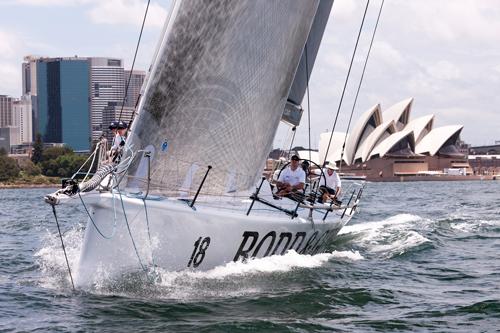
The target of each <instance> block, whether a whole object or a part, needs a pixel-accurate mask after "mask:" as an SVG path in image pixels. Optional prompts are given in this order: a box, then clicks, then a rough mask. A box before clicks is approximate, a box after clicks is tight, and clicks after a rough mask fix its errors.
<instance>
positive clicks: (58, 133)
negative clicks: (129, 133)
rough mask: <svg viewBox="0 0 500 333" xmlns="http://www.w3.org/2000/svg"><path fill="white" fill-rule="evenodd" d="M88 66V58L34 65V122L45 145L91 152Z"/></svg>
mask: <svg viewBox="0 0 500 333" xmlns="http://www.w3.org/2000/svg"><path fill="white" fill-rule="evenodd" d="M89 73H90V63H89V60H88V59H87V58H78V57H72V58H40V59H38V60H37V61H36V85H37V87H36V90H37V114H36V116H35V118H34V119H33V122H35V123H36V126H35V127H36V128H37V132H38V133H41V134H42V137H43V140H44V142H53V143H64V144H67V145H68V146H70V147H71V148H73V149H74V150H77V151H78V150H80V151H85V150H89V149H90V137H91V132H90V104H89V101H90V91H89V90H90V81H89Z"/></svg>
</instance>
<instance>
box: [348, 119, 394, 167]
mask: <svg viewBox="0 0 500 333" xmlns="http://www.w3.org/2000/svg"><path fill="white" fill-rule="evenodd" d="M386 132H389V133H390V134H393V133H394V132H396V128H395V127H394V121H392V120H389V121H386V122H384V123H383V124H382V125H380V126H378V127H377V128H375V130H374V131H373V132H371V133H370V135H369V136H368V137H367V138H366V139H365V141H364V142H363V144H362V145H361V146H360V147H359V148H358V151H357V152H356V156H355V157H354V159H355V160H356V159H358V158H361V160H362V161H363V162H366V160H368V157H369V156H370V152H371V151H372V150H373V148H374V147H375V145H376V144H377V143H378V142H379V140H380V137H381V136H382V135H383V134H384V133H386Z"/></svg>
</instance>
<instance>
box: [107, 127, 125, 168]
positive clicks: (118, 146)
mask: <svg viewBox="0 0 500 333" xmlns="http://www.w3.org/2000/svg"><path fill="white" fill-rule="evenodd" d="M111 124H112V125H115V126H116V135H115V137H114V138H113V145H112V146H111V150H110V154H109V155H110V158H111V160H112V161H113V162H117V161H119V156H120V155H121V151H122V147H123V146H124V145H125V139H126V137H125V136H126V132H127V127H128V126H127V124H126V123H125V122H124V121H121V120H120V121H118V122H113V123H111ZM110 129H111V126H110Z"/></svg>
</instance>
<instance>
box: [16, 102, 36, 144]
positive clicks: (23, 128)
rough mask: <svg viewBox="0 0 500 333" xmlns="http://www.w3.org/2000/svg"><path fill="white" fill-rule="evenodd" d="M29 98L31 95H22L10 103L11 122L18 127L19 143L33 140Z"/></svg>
mask: <svg viewBox="0 0 500 333" xmlns="http://www.w3.org/2000/svg"><path fill="white" fill-rule="evenodd" d="M31 100H32V96H31V95H29V94H28V95H23V96H21V98H20V99H19V100H15V101H14V103H13V105H12V122H13V125H14V126H16V127H18V128H19V141H20V142H21V143H30V142H32V141H33V124H32V104H31Z"/></svg>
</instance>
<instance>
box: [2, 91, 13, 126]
mask: <svg viewBox="0 0 500 333" xmlns="http://www.w3.org/2000/svg"><path fill="white" fill-rule="evenodd" d="M13 102H14V99H13V98H12V97H10V96H7V95H0V127H7V126H12V103H13Z"/></svg>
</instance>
